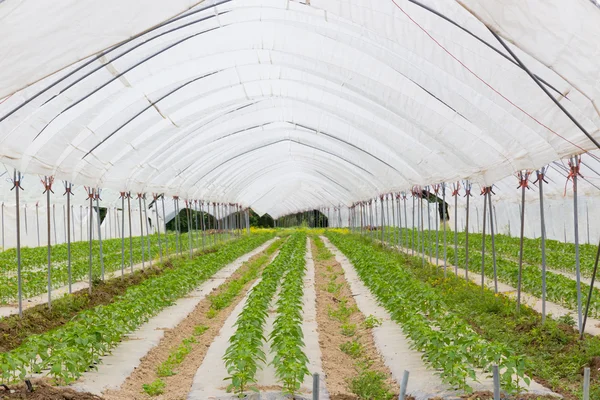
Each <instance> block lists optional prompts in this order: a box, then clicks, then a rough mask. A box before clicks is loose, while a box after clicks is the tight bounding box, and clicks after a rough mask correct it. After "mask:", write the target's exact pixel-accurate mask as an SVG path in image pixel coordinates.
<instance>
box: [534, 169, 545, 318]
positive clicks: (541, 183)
mask: <svg viewBox="0 0 600 400" xmlns="http://www.w3.org/2000/svg"><path fill="white" fill-rule="evenodd" d="M545 172H546V168H542V169H541V170H537V171H536V174H537V183H538V188H539V193H540V231H541V234H540V237H541V241H542V243H541V245H542V324H543V323H545V322H546V221H545V218H544V182H546V181H545V180H544V174H545Z"/></svg>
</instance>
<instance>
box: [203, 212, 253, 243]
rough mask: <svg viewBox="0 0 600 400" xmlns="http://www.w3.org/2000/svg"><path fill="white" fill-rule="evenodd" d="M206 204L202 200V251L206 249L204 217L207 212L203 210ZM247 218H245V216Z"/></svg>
mask: <svg viewBox="0 0 600 400" xmlns="http://www.w3.org/2000/svg"><path fill="white" fill-rule="evenodd" d="M203 206H204V202H203V201H200V211H201V214H200V215H201V217H202V222H201V226H202V251H204V245H205V244H204V241H205V236H206V224H205V222H204V218H205V215H206V214H205V213H204V211H203V210H202V207H203ZM244 219H245V218H244Z"/></svg>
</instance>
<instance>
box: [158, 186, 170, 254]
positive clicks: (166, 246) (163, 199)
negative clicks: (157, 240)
mask: <svg viewBox="0 0 600 400" xmlns="http://www.w3.org/2000/svg"><path fill="white" fill-rule="evenodd" d="M160 201H161V203H162V215H163V224H164V225H165V255H166V256H167V257H169V235H168V232H167V218H166V216H165V194H164V193H163V194H161V195H160ZM156 223H158V221H156Z"/></svg>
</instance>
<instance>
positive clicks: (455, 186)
mask: <svg viewBox="0 0 600 400" xmlns="http://www.w3.org/2000/svg"><path fill="white" fill-rule="evenodd" d="M459 190H460V183H459V182H456V184H452V196H453V197H454V275H456V276H458V192H459Z"/></svg>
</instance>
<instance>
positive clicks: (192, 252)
mask: <svg viewBox="0 0 600 400" xmlns="http://www.w3.org/2000/svg"><path fill="white" fill-rule="evenodd" d="M185 207H186V208H185V209H186V211H187V212H186V216H187V224H188V246H189V247H190V259H191V258H192V257H193V255H194V250H193V247H192V220H191V216H190V201H189V200H186V201H185Z"/></svg>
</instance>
